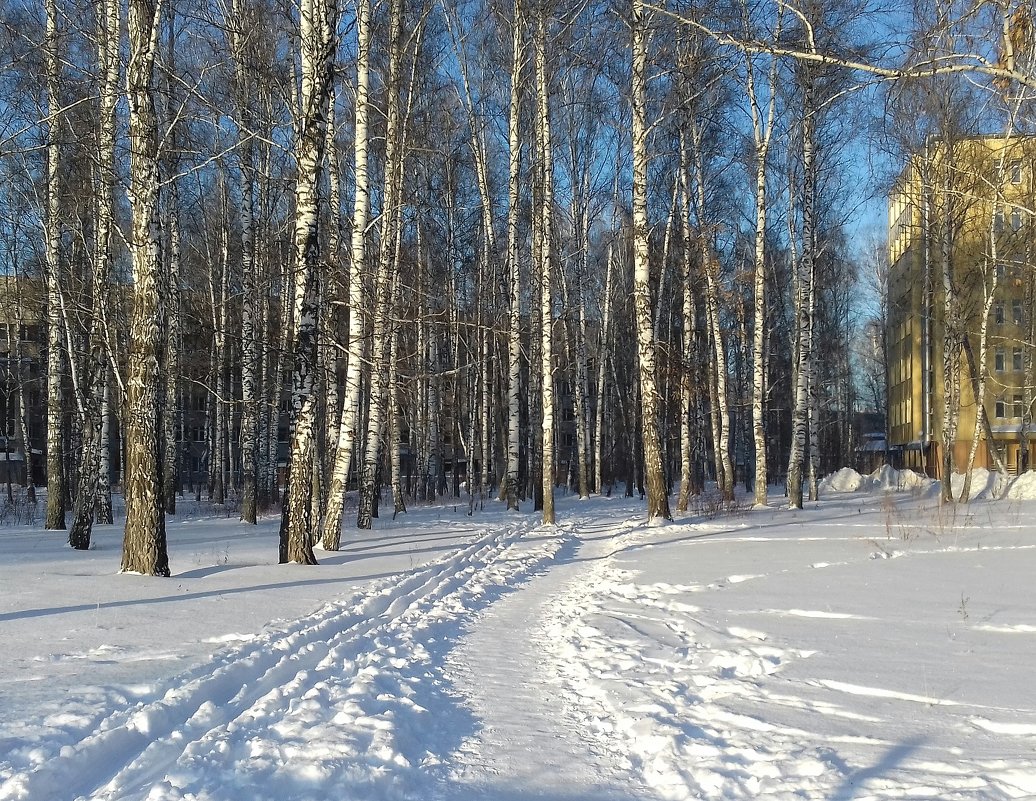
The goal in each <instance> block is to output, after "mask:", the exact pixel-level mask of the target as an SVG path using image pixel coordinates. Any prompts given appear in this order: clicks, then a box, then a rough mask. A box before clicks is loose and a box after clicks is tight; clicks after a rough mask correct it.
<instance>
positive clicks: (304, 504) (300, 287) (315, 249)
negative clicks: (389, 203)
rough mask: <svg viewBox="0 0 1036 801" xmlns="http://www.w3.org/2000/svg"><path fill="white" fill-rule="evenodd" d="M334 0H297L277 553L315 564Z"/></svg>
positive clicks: (299, 561) (301, 561) (334, 23)
mask: <svg viewBox="0 0 1036 801" xmlns="http://www.w3.org/2000/svg"><path fill="white" fill-rule="evenodd" d="M336 21H337V7H336V4H335V0H302V2H301V4H300V7H299V34H300V38H299V46H300V56H301V65H302V97H301V103H302V105H301V108H300V110H299V116H298V121H297V130H296V137H297V145H296V148H297V150H296V161H297V171H298V175H297V180H296V184H295V270H296V273H297V279H296V282H295V287H296V295H295V308H294V315H293V316H294V326H293V331H294V335H293V347H292V352H293V354H294V365H293V369H292V404H291V418H290V424H289V428H290V433H289V437H290V446H289V454H288V487H287V491H286V493H285V495H286V498H285V501H286V502H285V504H284V506H283V509H282V511H281V527H280V543H279V559H280V561H281V562H282V563H284V562H297V563H302V564H316V557H315V556H314V555H313V539H312V534H313V531H314V528H315V522H316V521H314V520H313V519H312V514H311V511H312V507H311V505H310V493H311V491H312V479H313V470H314V466H315V461H314V460H315V456H316V454H315V447H314V444H315V439H316V436H315V426H316V411H317V397H316V393H315V392H314V389H315V380H316V366H317V330H318V323H319V320H318V318H319V298H320V280H321V276H320V238H319V230H318V224H319V218H320V209H319V201H320V197H319V192H320V172H321V163H322V161H323V157H324V144H325V142H326V135H327V132H326V126H327V116H328V103H329V102H330V96H331V81H332V78H333V66H334V52H335V48H336V44H337V40H336V36H335V27H336Z"/></svg>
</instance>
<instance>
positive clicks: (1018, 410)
mask: <svg viewBox="0 0 1036 801" xmlns="http://www.w3.org/2000/svg"><path fill="white" fill-rule="evenodd" d="M1011 405H1012V406H1014V408H1013V409H1012V410H1011V417H1022V416H1023V415H1024V414H1025V399H1024V398H1023V397H1022V396H1021V395H1020V394H1018V395H1015V396H1014V402H1013V403H1012V404H1011Z"/></svg>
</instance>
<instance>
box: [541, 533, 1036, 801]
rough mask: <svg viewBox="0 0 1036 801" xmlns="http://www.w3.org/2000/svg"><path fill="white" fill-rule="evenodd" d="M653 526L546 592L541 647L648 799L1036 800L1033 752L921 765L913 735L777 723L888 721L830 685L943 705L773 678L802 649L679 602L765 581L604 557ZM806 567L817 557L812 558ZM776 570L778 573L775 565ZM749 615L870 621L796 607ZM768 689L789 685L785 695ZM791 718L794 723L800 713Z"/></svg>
mask: <svg viewBox="0 0 1036 801" xmlns="http://www.w3.org/2000/svg"><path fill="white" fill-rule="evenodd" d="M651 535H652V532H651V530H650V529H643V528H642V529H640V530H639V531H638V530H634V531H632V532H630V533H628V534H626V535H624V536H622V537H619V538H618V539H617V540H616V541H614V542H611V543H603V544H600V545H598V546H597V547H596V549H595V552H594V553H593V557H594V558H595V562H594V566H593V567H592V568H591V570H592V573H591V575H589V576H583V577H582V580H581V581H579V582H574V583H572V584H571V585H570V586H569V587H568V588H567V590H566V591H564V592H562V593H561V594H560V595H559V596H558V597H557V599H556V602H555V604H554V607H553V609H552V614H550V615H548V616H547V618H546V620H545V623H544V632H543V637H542V638H541V642H543V643H544V644H545V645H547V646H548V647H551V646H552V648H553V663H554V665H555V667H556V669H557V674H558V679H557V682H558V683H559V684H560V685H561V686H562V687H563V688H564V697H566V698H567V699H568V704H567V712H568V714H570V715H572V716H575V717H577V718H580V719H581V720H582V721H583V728H584V730H585V731H586V732H587V733H588V736H589V737H591V738H592V739H594V740H596V741H597V745H596V747H597V748H601V749H611V750H612V751H613V752H614V753H615V754H616V755H617V758H622V757H621V756H620V755H627V758H628V759H630V760H631V761H632V766H633V768H634V770H635V772H636V773H637V774H638V775H640V776H641V777H642V778H643V780H644V782H645V784H646V785H648V786H649V787H650V788H651V789H652V790H653V791H654V792H655V793H657V795H658V796H659V797H661V798H664V799H680V800H683V799H697V798H706V799H755V798H766V799H771V800H773V801H793V800H797V799H802V798H811V799H813V798H815V799H821V798H823V799H849V798H860V799H872V798H873V799H877V798H905V799H926V800H927V799H935V798H938V799H993V798H1003V799H1008V798H1012V799H1013V798H1033V797H1036V765H1034V762H1033V760H1032V758H1031V757H1030V758H1027V759H1024V760H1019V761H1018V762H1015V763H1011V762H1009V761H1003V762H1000V761H995V762H988V761H986V762H983V761H981V760H967V759H960V760H959V761H954V762H925V761H923V760H916V759H914V760H912V759H911V757H912V756H913V755H914V754H915V751H916V750H917V749H918V748H919V747H920V745H921V744H920V742H910V741H908V742H901V743H896V742H895V740H894V739H893V740H886V739H883V738H880V737H873V736H848V735H842V736H836V737H830V736H829V739H828V740H827V741H825V740H824V739H823V738H821V737H818V736H817V734H816V732H819V731H822V730H823V728H822V727H817V728H816V729H811V730H807V729H806V728H805V727H803V728H797V727H795V726H793V725H789V724H787V723H782V722H781V718H780V716H779V715H774V714H773V712H774V711H775V710H776V709H777V708H779V707H782V706H783V707H786V708H789V709H792V710H795V711H796V712H798V713H804V714H805V715H806V716H807V718H806V719H808V716H810V715H814V716H823V717H828V718H838V719H842V720H845V721H851V722H855V723H857V724H862V725H863V726H865V729H866V730H870V731H874V732H881V731H882V730H883V727H884V726H888V725H889V724H890V723H891V721H888V720H886V719H884V718H880V717H873V716H868V715H864V714H860V713H858V712H854V711H852V710H850V709H847V708H845V707H844V706H843V705H842V704H841V703H840V702H839V701H840V699H839V698H838V697H837V695H838V694H839V693H847V694H849V695H865V696H870V697H876V698H883V699H890V700H901V701H910V702H916V703H922V704H925V705H928V706H931V705H939V704H943V705H954V703H953V702H951V701H946V700H940V699H933V698H926V697H920V696H914V695H910V694H907V693H899V692H895V691H892V690H887V689H882V688H871V687H861V686H854V685H850V684H846V683H840V682H834V681H815V682H806V683H805V684H807V685H811V686H815V687H821V688H824V689H829V690H834V691H836V692H835V693H829V694H828V695H827V696H824V697H817V696H816V695H815V694H813V693H810V692H809V688H808V687H803V686H802V685H796V684H795V683H791V682H788V683H785V684H783V685H778V684H777V683H776V682H773V681H770V679H771V678H777V677H779V675H780V673H781V672H782V671H783V670H784V669H785V668H786V667H787V666H788V665H789V664H790V663H791V662H793V661H797V660H802V659H808V658H809V657H810V656H811V655H812V652H809V651H797V650H795V649H792V648H778V647H772V646H770V645H767V644H766V640H767V639H768V636H767V635H766V633H764V632H759V631H754V630H751V629H744V628H740V627H723V626H719V625H716V624H715V623H712V622H709V621H708V620H707V615H703V614H702V610H701V609H700V608H699V607H696V606H690V605H688V604H686V603H684V602H682V601H680V600H679V597H680V596H686V595H687V594H688V593H692V592H693V593H699V592H701V591H702V590H703V589H715V590H722V589H723V588H724V587H725V586H727V582H732V581H736V580H737V579H741V580H745V579H749V578H751V579H757V578H765V576H762V575H753V576H737V577H733V576H732V577H730V578H728V579H727V580H726V582H718V583H715V584H712V585H709V586H708V587H706V588H703V587H702V586H700V585H689V586H688V585H667V584H643V583H638V582H637V575H636V573H635V572H632V571H629V570H625V569H622V568H620V567H619V566H617V565H616V564H615V562H614V561H613V560H611V559H610V558H608V557H609V556H610V555H615V554H618V553H620V552H621V551H623V550H624V549H628V548H630V547H637V546H640V545H641V544H642V543H643V542H645V541H648V540H650V537H651ZM609 552H610V553H609ZM933 553H938V552H933ZM816 566H824V567H826V566H828V565H827V564H825V563H821V564H820V565H817V564H816V563H814V564H812V565H810V567H816ZM781 572H785V571H777V573H781ZM758 613H759V614H765V615H788V616H792V617H804V618H818V619H831V620H842V619H853V618H854V617H856V618H857V619H859V620H872V618H866V617H862V616H852V615H843V614H838V613H828V612H820V611H813V610H801V609H791V610H774V609H766V610H760V611H759V612H758ZM1012 630H1017V629H1012ZM1022 630H1024V629H1022ZM779 687H782V688H783V690H784V691H785V692H787V691H791V694H784V695H782V694H781V689H779ZM753 710H758V714H756V713H755V712H754V711H753ZM798 719H799V720H802V719H803V718H802V716H801V714H800V715H799V717H798ZM970 724H971V725H972V726H973V727H975V728H977V729H983V730H985V731H989V732H993V733H997V734H1004V735H1014V736H1019V737H1031V736H1034V735H1036V725H1030V724H1023V723H996V722H993V721H989V720H986V719H984V718H980V717H973V718H971V719H970ZM839 743H843V744H845V745H851V746H852V747H854V748H855V749H857V750H858V749H860V748H863V749H865V750H871V751H873V752H874V753H875V754H876V755H877V757H876V759H875V764H876V765H878V766H879V767H880V768H881V769H880V770H871V769H868V768H866V767H862V768H861V767H858V766H852V765H850V764H847V763H846V762H845V761H844V759H843V758H842V757H841V756H839V754H838V753H837V751H836V749H837V748H838V745H839ZM897 764H899V765H901V767H900V768H899V769H897V768H896V767H895V766H896V765H897ZM886 765H887V767H886ZM874 780H878V781H877V783H876V784H875V783H874ZM869 783H870V785H873V786H869Z"/></svg>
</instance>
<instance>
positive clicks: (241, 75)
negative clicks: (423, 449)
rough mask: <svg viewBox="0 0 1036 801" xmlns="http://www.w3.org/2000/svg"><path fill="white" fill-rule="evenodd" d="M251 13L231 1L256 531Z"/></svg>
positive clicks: (244, 366) (245, 432)
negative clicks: (249, 72)
mask: <svg viewBox="0 0 1036 801" xmlns="http://www.w3.org/2000/svg"><path fill="white" fill-rule="evenodd" d="M249 10H250V9H249V8H248V7H247V6H246V4H245V0H233V4H232V6H231V15H232V18H231V19H229V20H227V25H228V38H229V45H230V52H231V56H232V57H233V60H234V96H235V101H236V109H235V111H236V116H237V128H238V132H237V157H238V191H239V194H240V204H241V205H240V208H239V214H238V224H239V226H240V229H241V234H240V235H241V243H240V245H241V288H242V297H241V351H242V352H241V520H242V522H244V523H250V524H252V525H255V523H256V521H257V511H258V489H257V477H256V476H257V471H258V455H257V452H258V446H259V442H258V439H259V417H260V413H261V411H262V409H261V405H260V402H259V398H260V395H259V386H258V376H257V373H258V372H259V358H260V354H259V338H258V335H257V334H258V330H257V329H258V328H259V325H258V322H259V321H258V319H257V309H256V306H257V304H258V292H259V289H258V280H257V275H256V258H255V179H254V169H255V164H254V161H255V148H254V145H253V136H254V134H255V131H254V127H255V116H254V114H253V113H252V106H253V103H255V98H254V93H253V92H252V81H251V78H250V76H249V74H248V71H247V66H246V65H247V63H248V58H249V57H250V54H249V52H248V50H249V47H250V44H251V40H250V37H249V33H250V32H251V30H250V24H249V23H251V22H253V21H252V20H251V19H250V14H249Z"/></svg>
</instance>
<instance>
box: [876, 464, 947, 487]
mask: <svg viewBox="0 0 1036 801" xmlns="http://www.w3.org/2000/svg"><path fill="white" fill-rule="evenodd" d="M934 483H935V480H934V479H931V478H928V477H927V476H922V475H921V474H920V473H915V472H914V471H913V470H896V469H895V468H893V467H889V466H888V465H887V464H883V465H882V466H881V467H879V468H878V469H877V470H875V471H874V472H873V473H871V474H870V475H869V476H868V477H867V488H868V489H876V490H883V491H884V492H910V491H912V490H919V489H924V488H926V487H930V486H932V485H933V484H934Z"/></svg>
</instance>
